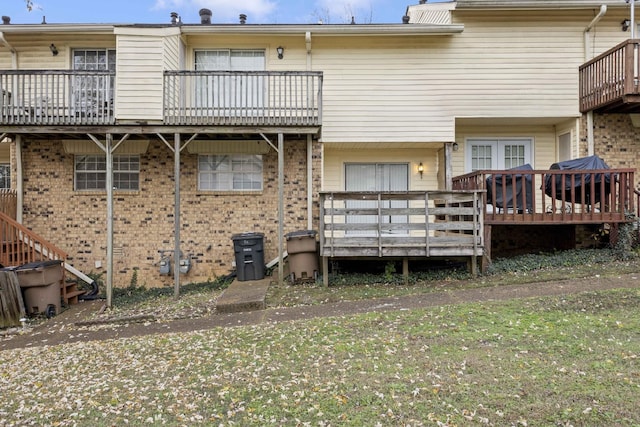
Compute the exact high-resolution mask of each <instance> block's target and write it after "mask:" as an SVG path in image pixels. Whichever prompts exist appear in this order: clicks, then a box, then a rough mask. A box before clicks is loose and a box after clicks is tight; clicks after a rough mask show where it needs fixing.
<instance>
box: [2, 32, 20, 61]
mask: <svg viewBox="0 0 640 427" xmlns="http://www.w3.org/2000/svg"><path fill="white" fill-rule="evenodd" d="M0 43H2V44H3V45H5V46H6V47H8V48H9V51H10V52H11V68H13V69H14V70H17V69H18V52H17V51H16V49H15V48H14V47H13V46H11V45H10V44H9V42H8V41H7V39H5V38H4V33H3V32H2V31H0Z"/></svg>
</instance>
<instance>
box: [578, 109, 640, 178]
mask: <svg viewBox="0 0 640 427" xmlns="http://www.w3.org/2000/svg"><path fill="white" fill-rule="evenodd" d="M593 136H594V154H596V155H597V156H599V157H601V158H602V159H604V161H605V162H606V163H607V165H609V167H610V168H637V167H638V165H640V128H636V127H634V126H633V124H632V123H631V119H630V117H629V114H594V117H593ZM587 150H588V146H587V120H586V116H583V117H582V130H581V140H580V156H581V157H584V156H587ZM635 180H636V182H635V187H636V188H638V187H640V173H638V171H636V174H635Z"/></svg>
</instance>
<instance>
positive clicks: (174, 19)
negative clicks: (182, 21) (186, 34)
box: [171, 12, 178, 25]
mask: <svg viewBox="0 0 640 427" xmlns="http://www.w3.org/2000/svg"><path fill="white" fill-rule="evenodd" d="M171 23H172V24H173V25H175V24H177V23H178V12H171Z"/></svg>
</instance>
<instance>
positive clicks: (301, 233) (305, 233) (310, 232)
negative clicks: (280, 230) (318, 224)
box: [284, 230, 318, 240]
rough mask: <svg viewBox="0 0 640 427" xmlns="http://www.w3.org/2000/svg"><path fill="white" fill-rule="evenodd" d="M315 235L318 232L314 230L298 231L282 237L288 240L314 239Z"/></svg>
mask: <svg viewBox="0 0 640 427" xmlns="http://www.w3.org/2000/svg"><path fill="white" fill-rule="evenodd" d="M316 234H318V232H317V231H315V230H299V231H292V232H291V233H287V234H285V235H284V237H285V238H286V239H287V240H288V239H292V238H294V237H316Z"/></svg>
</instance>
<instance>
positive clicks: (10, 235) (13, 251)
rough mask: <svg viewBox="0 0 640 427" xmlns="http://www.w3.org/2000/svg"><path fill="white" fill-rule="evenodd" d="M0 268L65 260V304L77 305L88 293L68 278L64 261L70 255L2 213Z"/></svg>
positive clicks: (61, 294) (62, 285)
mask: <svg viewBox="0 0 640 427" xmlns="http://www.w3.org/2000/svg"><path fill="white" fill-rule="evenodd" d="M0 242H1V243H0V264H2V267H18V266H21V265H24V264H29V263H32V262H38V261H48V260H62V261H63V263H62V270H63V275H62V280H61V282H60V297H61V299H62V302H63V304H66V305H70V304H77V303H78V299H79V298H78V297H79V296H80V295H83V294H84V293H85V291H82V290H80V289H78V282H77V281H76V280H73V279H69V278H67V277H66V269H65V268H64V261H65V260H66V259H67V253H66V252H64V251H63V250H62V249H60V248H58V247H56V246H55V245H54V244H52V243H50V242H48V241H47V240H45V239H44V238H42V237H40V236H39V235H38V234H36V233H34V232H33V231H31V230H29V229H28V228H26V227H25V226H23V225H22V224H20V223H19V222H17V221H15V220H14V219H13V218H11V217H10V216H9V215H7V214H5V213H3V212H0Z"/></svg>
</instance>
